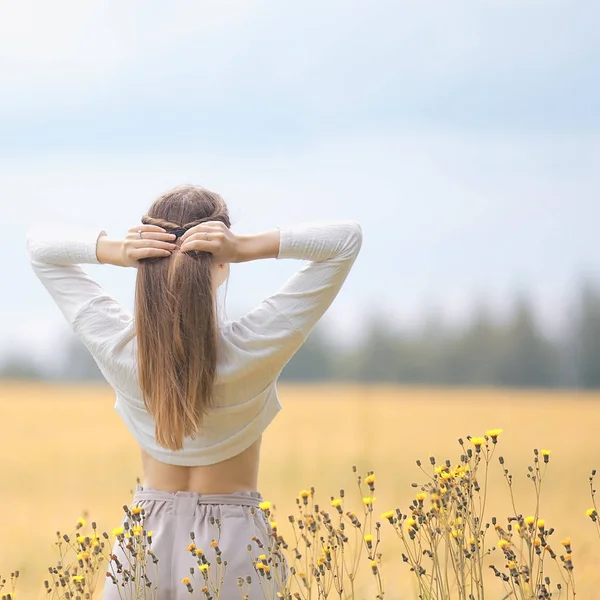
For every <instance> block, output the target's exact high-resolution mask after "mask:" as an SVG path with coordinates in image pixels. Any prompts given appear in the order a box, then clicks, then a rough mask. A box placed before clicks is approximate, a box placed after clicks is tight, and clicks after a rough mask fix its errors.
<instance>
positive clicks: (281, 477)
mask: <svg viewBox="0 0 600 600" xmlns="http://www.w3.org/2000/svg"><path fill="white" fill-rule="evenodd" d="M280 395H281V398H282V402H283V404H284V410H283V411H282V413H281V414H280V415H279V416H278V418H277V419H276V421H275V423H274V424H273V425H272V426H271V428H270V429H269V430H268V431H267V433H266V435H265V439H264V446H263V462H262V467H261V491H262V492H263V495H264V496H265V498H268V499H270V500H271V501H273V502H274V503H275V504H276V505H277V509H278V514H279V521H280V522H281V523H283V522H285V521H287V519H286V516H287V514H290V512H293V511H294V506H295V497H296V495H297V493H298V491H299V490H300V489H302V488H306V487H310V486H311V485H314V486H315V487H316V488H317V497H318V498H320V501H321V503H322V504H326V503H327V502H328V499H329V497H330V496H331V495H337V494H338V491H339V489H340V488H341V487H343V488H345V489H346V490H347V495H348V496H349V497H350V498H352V497H356V498H358V494H357V493H356V490H355V483H354V476H353V474H352V470H351V467H352V465H353V464H356V465H357V466H358V468H359V470H360V472H362V473H364V472H366V471H367V470H369V469H371V470H374V471H375V472H376V473H377V491H376V497H377V501H376V514H377V516H379V514H380V513H381V512H383V511H385V510H390V509H392V508H395V507H399V508H401V509H405V508H406V507H407V506H408V504H409V503H410V501H411V499H412V498H413V496H414V492H415V490H414V489H413V488H411V486H410V484H411V482H413V481H422V480H423V477H422V476H421V477H420V473H419V471H418V469H417V467H416V466H415V459H417V458H422V459H424V461H427V459H428V456H429V455H430V454H434V455H435V456H437V457H438V458H439V459H445V458H450V459H452V461H453V462H455V461H457V459H458V456H459V447H458V445H457V443H456V440H457V438H458V437H459V436H463V437H464V436H466V435H468V434H471V435H481V434H482V433H483V432H484V431H485V430H486V429H490V428H495V427H500V428H503V429H504V433H503V434H502V436H501V437H500V441H499V447H498V453H499V454H502V455H503V456H504V457H505V458H506V461H507V463H508V465H509V466H510V467H511V470H512V471H513V472H514V473H515V478H516V479H517V481H516V490H517V500H518V502H519V506H518V508H519V510H521V511H522V512H523V513H529V512H530V511H531V510H532V509H533V504H532V502H533V493H532V491H531V489H530V487H529V485H528V483H527V480H526V476H525V475H526V468H527V465H528V464H530V462H531V451H532V449H533V448H534V447H538V448H550V449H551V450H552V454H551V463H550V468H549V470H548V474H547V479H546V482H545V490H544V492H543V495H542V511H541V512H542V515H543V516H544V517H545V519H546V522H547V524H548V525H549V526H554V527H555V528H556V530H557V531H556V534H555V537H554V539H555V541H554V544H555V545H556V546H557V547H559V544H558V541H559V540H560V539H562V538H563V537H565V536H567V535H569V536H570V537H571V539H572V540H573V545H574V561H575V564H576V571H577V576H578V581H579V589H578V592H579V594H578V597H579V598H582V599H584V600H588V599H592V598H596V597H600V593H599V592H598V591H597V590H598V589H600V539H598V537H597V535H596V533H595V531H594V529H593V528H592V523H591V522H590V521H589V519H588V518H587V517H586V516H585V514H584V513H585V510H586V508H588V507H589V505H590V500H589V494H588V487H587V486H588V476H589V473H590V471H591V469H592V468H595V467H597V468H600V433H599V428H600V394H595V395H594V394H583V393H577V392H561V393H551V392H522V391H515V392H510V391H502V392H499V391H485V390H484V391H444V390H422V389H419V390H416V389H399V388H396V389H395V388H372V387H371V388H366V387H359V386H320V387H286V386H281V388H280ZM0 456H1V457H2V458H1V462H0V508H1V510H0V574H2V575H4V576H6V575H7V574H8V573H9V572H10V570H12V569H20V570H21V574H22V575H21V581H20V583H19V589H20V590H21V593H20V598H41V597H43V594H42V593H40V592H41V591H42V581H43V579H44V577H45V572H47V567H48V566H49V565H50V564H53V562H54V550H53V541H54V537H53V536H54V532H55V531H56V530H57V529H60V530H62V531H65V530H69V529H70V528H71V526H72V524H73V523H74V521H75V519H76V518H77V517H78V516H80V515H81V513H82V511H84V510H87V511H89V513H90V516H91V517H92V518H93V519H95V520H96V521H98V523H99V526H100V527H101V528H102V529H103V530H107V531H110V530H111V529H112V528H113V527H115V526H116V525H117V524H118V523H119V521H120V519H121V515H122V509H121V506H122V505H123V504H125V503H128V502H129V500H130V490H132V488H133V486H134V485H135V479H136V477H138V476H141V471H140V462H139V456H138V450H137V448H136V446H135V444H134V442H133V441H132V439H131V438H130V437H129V434H128V432H127V431H126V429H125V427H124V425H123V424H122V423H121V422H120V420H119V418H118V416H117V415H116V413H115V412H114V410H113V396H112V392H111V391H110V389H108V388H106V387H103V386H100V387H90V386H87V387H83V386H64V385H63V386H60V387H58V386H52V385H45V384H36V385H28V384H22V385H20V384H7V383H6V382H0ZM492 471H493V474H492V477H491V482H490V487H491V490H492V494H491V502H490V510H489V511H488V515H493V514H496V515H498V516H499V517H505V516H508V514H509V513H510V509H509V496H508V493H507V488H506V486H505V484H504V483H503V480H502V477H501V471H500V467H499V465H498V464H497V462H496V461H494V464H493V470H492ZM355 506H356V508H357V509H359V508H360V504H359V502H357V503H356V505H355ZM282 533H284V535H285V531H283V532H282ZM383 533H384V537H385V535H386V529H385V524H384V528H383ZM491 534H492V535H493V532H491ZM492 535H491V536H490V539H493V537H492ZM388 537H389V538H390V540H392V538H393V536H392V535H391V532H390V535H388ZM556 538H558V539H556ZM394 544H395V542H390V543H389V548H390V549H393V548H394V547H399V546H394ZM389 560H390V555H389V553H388V555H387V561H389ZM385 561H386V557H385V556H384V565H383V574H384V578H385V581H386V598H388V599H390V600H393V599H395V598H398V597H400V596H401V593H403V592H404V591H408V590H411V586H410V578H409V575H408V574H407V572H406V570H405V569H404V565H402V564H401V563H400V561H397V560H394V562H393V564H390V565H387V566H388V568H387V569H386V562H385ZM366 571H368V566H367V567H366ZM498 592H500V588H499V587H498ZM403 597H404V598H408V597H410V596H403ZM489 597H490V598H495V597H498V598H500V597H501V595H500V593H498V596H496V595H494V594H492V595H490V596H489Z"/></svg>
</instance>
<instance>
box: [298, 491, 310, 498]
mask: <svg viewBox="0 0 600 600" xmlns="http://www.w3.org/2000/svg"><path fill="white" fill-rule="evenodd" d="M298 495H299V496H300V498H309V497H310V495H311V494H310V490H301V491H300V494H298Z"/></svg>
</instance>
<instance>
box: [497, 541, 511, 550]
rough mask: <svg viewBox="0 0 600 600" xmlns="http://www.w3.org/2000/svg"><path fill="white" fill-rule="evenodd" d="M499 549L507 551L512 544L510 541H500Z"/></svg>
mask: <svg viewBox="0 0 600 600" xmlns="http://www.w3.org/2000/svg"><path fill="white" fill-rule="evenodd" d="M498 548H500V550H507V549H508V548H510V542H509V541H508V540H499V541H498Z"/></svg>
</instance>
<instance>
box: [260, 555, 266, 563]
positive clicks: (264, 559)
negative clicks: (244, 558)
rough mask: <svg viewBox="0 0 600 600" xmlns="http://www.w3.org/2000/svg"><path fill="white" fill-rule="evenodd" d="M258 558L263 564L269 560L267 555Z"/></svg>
mask: <svg viewBox="0 0 600 600" xmlns="http://www.w3.org/2000/svg"><path fill="white" fill-rule="evenodd" d="M258 558H259V560H260V561H262V562H265V561H266V560H267V556H266V554H261V555H260V556H259V557H258Z"/></svg>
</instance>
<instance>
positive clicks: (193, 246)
mask: <svg viewBox="0 0 600 600" xmlns="http://www.w3.org/2000/svg"><path fill="white" fill-rule="evenodd" d="M220 247H221V246H220V244H218V243H217V242H214V241H209V240H202V239H197V240H190V241H188V242H186V243H185V244H181V247H180V250H181V252H191V251H193V250H196V251H197V252H210V253H211V254H214V253H215V252H218V251H219V249H220Z"/></svg>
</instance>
